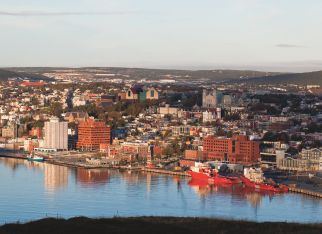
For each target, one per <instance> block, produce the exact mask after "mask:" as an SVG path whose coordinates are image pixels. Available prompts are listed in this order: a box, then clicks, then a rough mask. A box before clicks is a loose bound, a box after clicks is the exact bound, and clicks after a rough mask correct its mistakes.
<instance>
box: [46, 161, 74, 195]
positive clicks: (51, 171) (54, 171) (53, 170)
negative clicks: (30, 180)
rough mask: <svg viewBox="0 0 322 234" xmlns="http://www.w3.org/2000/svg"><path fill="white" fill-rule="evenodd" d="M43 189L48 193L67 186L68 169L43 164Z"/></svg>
mask: <svg viewBox="0 0 322 234" xmlns="http://www.w3.org/2000/svg"><path fill="white" fill-rule="evenodd" d="M43 166H44V173H45V176H44V180H45V189H46V190H49V191H53V190H56V189H58V188H63V187H66V186H67V185H68V168H67V167H62V166H57V165H53V164H47V163H44V164H43Z"/></svg>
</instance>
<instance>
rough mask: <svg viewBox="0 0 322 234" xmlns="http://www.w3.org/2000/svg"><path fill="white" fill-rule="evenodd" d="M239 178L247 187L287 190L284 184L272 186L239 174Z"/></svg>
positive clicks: (278, 190) (274, 190)
mask: <svg viewBox="0 0 322 234" xmlns="http://www.w3.org/2000/svg"><path fill="white" fill-rule="evenodd" d="M240 179H241V181H242V182H243V184H244V185H245V186H246V187H248V188H254V189H256V190H263V191H272V192H276V193H285V192H288V187H287V186H285V185H279V186H274V185H271V184H265V183H256V182H253V181H251V180H250V179H248V178H246V177H245V176H241V177H240Z"/></svg>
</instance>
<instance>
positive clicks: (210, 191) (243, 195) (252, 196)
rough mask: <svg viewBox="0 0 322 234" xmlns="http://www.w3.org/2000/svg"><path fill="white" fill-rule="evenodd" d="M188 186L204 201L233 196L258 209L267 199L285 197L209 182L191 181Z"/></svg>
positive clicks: (239, 186) (238, 186)
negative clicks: (206, 198)
mask: <svg viewBox="0 0 322 234" xmlns="http://www.w3.org/2000/svg"><path fill="white" fill-rule="evenodd" d="M188 185H189V186H190V187H192V188H193V190H194V191H195V192H196V193H197V194H198V195H199V197H201V198H202V199H204V198H205V197H207V196H211V195H214V194H215V193H216V194H218V195H220V194H222V195H231V196H232V197H233V198H236V200H237V201H240V200H246V201H247V202H248V203H249V204H250V205H251V206H252V207H254V208H257V207H259V206H260V204H261V203H262V200H263V199H264V198H265V197H269V198H270V199H272V198H273V197H274V196H283V195H284V194H278V193H273V192H269V191H257V190H255V189H252V188H246V187H244V186H243V185H234V186H230V185H211V184H208V182H207V181H202V180H196V179H191V180H190V181H189V182H188Z"/></svg>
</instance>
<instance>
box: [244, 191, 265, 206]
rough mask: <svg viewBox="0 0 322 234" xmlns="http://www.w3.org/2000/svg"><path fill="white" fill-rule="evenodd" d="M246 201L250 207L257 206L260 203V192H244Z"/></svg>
mask: <svg viewBox="0 0 322 234" xmlns="http://www.w3.org/2000/svg"><path fill="white" fill-rule="evenodd" d="M246 199H247V201H248V202H249V203H250V204H251V206H252V207H255V208H256V207H258V206H259V205H260V204H261V203H262V195H261V194H260V193H256V192H254V193H248V194H246Z"/></svg>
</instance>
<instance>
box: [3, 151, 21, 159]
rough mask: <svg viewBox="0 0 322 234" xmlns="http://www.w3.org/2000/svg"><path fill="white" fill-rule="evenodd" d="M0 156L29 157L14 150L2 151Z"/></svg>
mask: <svg viewBox="0 0 322 234" xmlns="http://www.w3.org/2000/svg"><path fill="white" fill-rule="evenodd" d="M0 157H3V158H18V159H27V155H26V154H23V153H13V152H3V151H0Z"/></svg>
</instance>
